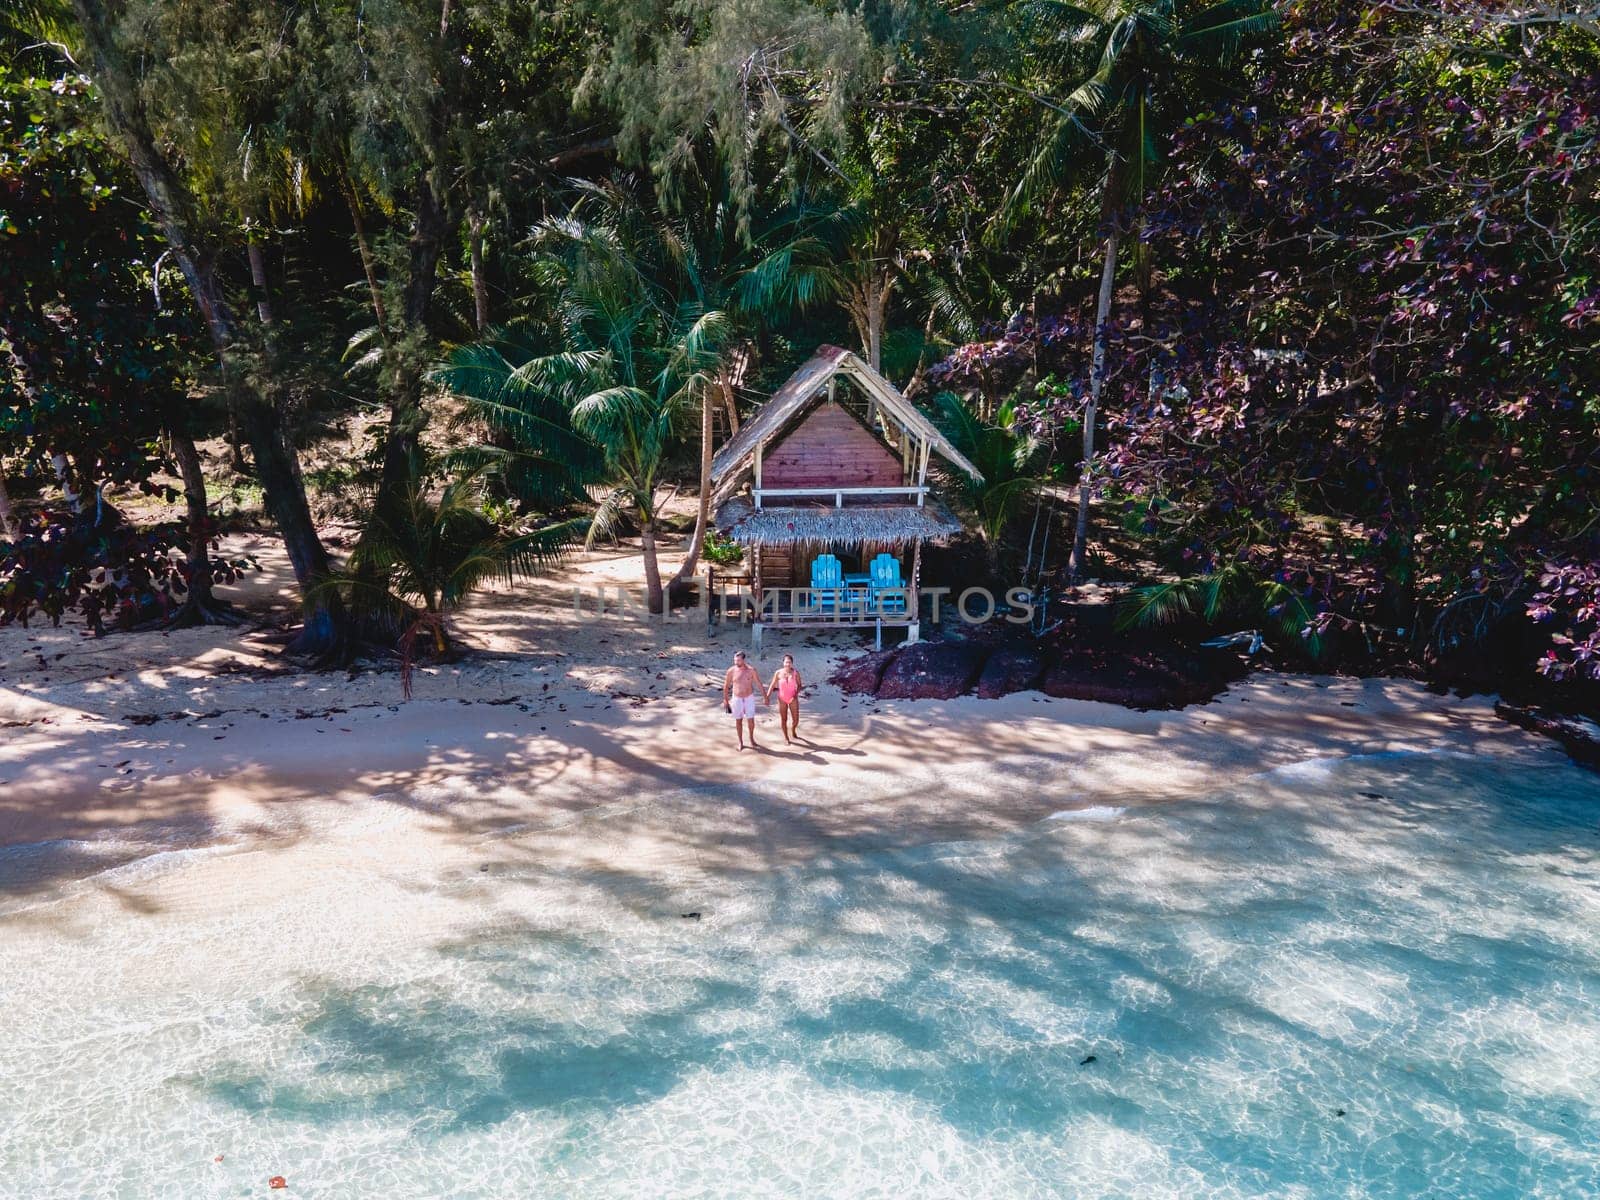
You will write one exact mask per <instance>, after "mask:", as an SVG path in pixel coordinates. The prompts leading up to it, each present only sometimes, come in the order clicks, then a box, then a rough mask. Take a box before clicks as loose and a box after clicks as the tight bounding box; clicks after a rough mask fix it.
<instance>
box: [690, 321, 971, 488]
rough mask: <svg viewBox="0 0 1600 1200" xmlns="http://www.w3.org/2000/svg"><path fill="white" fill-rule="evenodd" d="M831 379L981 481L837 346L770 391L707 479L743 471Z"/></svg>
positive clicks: (884, 384) (914, 411)
mask: <svg viewBox="0 0 1600 1200" xmlns="http://www.w3.org/2000/svg"><path fill="white" fill-rule="evenodd" d="M835 375H845V376H847V377H849V378H850V379H852V380H854V381H855V383H856V384H857V386H859V387H860V388H861V390H862V391H864V392H866V393H867V395H868V396H870V397H871V398H872V399H873V400H875V401H876V402H877V404H878V406H879V408H881V409H882V411H883V412H884V413H885V414H887V415H888V417H889V418H890V419H891V420H892V421H894V422H895V424H897V425H899V426H900V428H901V429H903V430H905V431H906V432H908V433H909V434H911V435H912V436H913V437H915V438H916V439H917V440H918V441H921V442H926V443H927V444H928V445H929V446H930V447H932V449H933V450H934V452H935V453H937V454H938V455H939V456H940V457H941V458H943V459H945V460H946V461H947V462H949V463H951V464H953V465H954V466H956V467H959V468H960V469H961V470H963V471H965V472H966V473H967V474H968V475H970V476H972V477H973V478H974V479H976V480H978V481H980V482H981V481H982V480H983V475H982V474H981V473H980V472H979V470H978V468H977V467H975V466H973V465H972V464H971V463H970V462H968V461H967V459H966V458H965V457H964V456H963V455H962V453H961V452H960V451H959V450H957V449H956V448H955V447H954V446H952V445H951V444H950V440H949V439H948V438H946V437H945V436H944V434H942V433H940V432H939V431H938V429H936V428H934V425H933V422H931V421H929V420H928V418H927V417H925V416H923V415H922V413H921V411H919V410H918V408H917V406H916V405H914V404H912V403H911V401H909V400H907V399H906V398H905V397H904V396H902V395H901V394H900V393H899V392H898V391H896V390H895V386H894V384H892V383H890V382H889V381H888V380H887V379H885V378H884V377H883V376H882V375H880V374H878V373H877V372H876V371H874V370H873V369H872V368H871V367H870V366H868V365H867V363H866V362H865V361H863V360H862V359H861V358H860V357H858V356H857V355H854V354H852V353H851V352H850V351H848V350H845V349H842V348H840V347H838V346H821V347H819V348H818V350H817V352H816V354H814V355H812V356H811V357H810V358H809V359H807V360H806V361H805V362H804V363H802V364H801V365H800V369H799V370H797V371H796V372H795V373H794V374H793V375H791V376H790V377H789V381H788V382H787V383H785V384H784V385H783V386H782V387H781V388H779V389H778V390H777V391H775V392H773V393H772V397H771V399H769V400H768V401H767V402H766V403H765V404H763V405H762V406H761V409H760V411H759V412H757V413H756V415H755V416H753V417H751V418H750V419H749V420H748V421H746V422H745V423H744V424H743V425H742V426H740V427H739V432H738V433H736V434H734V435H733V437H731V438H729V439H728V441H727V443H726V444H725V445H724V446H723V447H722V449H721V450H719V451H717V454H716V457H715V458H714V459H713V460H712V463H711V477H712V479H713V480H714V481H715V482H716V483H718V484H723V483H726V482H728V481H729V480H730V479H731V478H732V477H733V476H735V475H737V474H738V473H739V472H740V471H741V470H743V469H744V468H745V467H748V466H749V465H750V463H751V461H752V460H753V459H754V458H755V453H756V450H757V449H758V448H759V447H760V445H761V443H763V442H765V441H768V440H769V439H771V438H772V437H774V436H775V435H777V434H778V433H780V432H781V431H782V430H783V428H784V426H786V425H787V424H788V423H789V422H790V421H791V420H792V419H793V418H794V417H795V416H797V415H798V414H799V413H801V412H803V411H804V410H805V409H806V408H807V407H809V406H810V405H812V404H814V403H817V402H819V401H820V400H821V399H822V398H823V396H824V394H825V393H824V392H823V387H824V385H825V384H826V383H827V382H828V380H829V379H832V378H833V377H834V376H835Z"/></svg>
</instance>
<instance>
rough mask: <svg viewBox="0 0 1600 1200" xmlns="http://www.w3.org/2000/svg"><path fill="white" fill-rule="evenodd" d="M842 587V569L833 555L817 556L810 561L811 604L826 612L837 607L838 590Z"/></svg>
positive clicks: (836, 557)
mask: <svg viewBox="0 0 1600 1200" xmlns="http://www.w3.org/2000/svg"><path fill="white" fill-rule="evenodd" d="M843 587H844V567H842V566H841V565H840V564H839V558H838V556H837V555H834V554H819V555H817V557H816V558H814V559H812V560H811V603H812V605H813V606H815V607H817V608H820V609H823V610H824V611H826V612H833V611H835V610H836V609H837V608H838V607H839V593H840V589H842V588H843Z"/></svg>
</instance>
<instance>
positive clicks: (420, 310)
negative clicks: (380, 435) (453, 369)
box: [377, 176, 450, 512]
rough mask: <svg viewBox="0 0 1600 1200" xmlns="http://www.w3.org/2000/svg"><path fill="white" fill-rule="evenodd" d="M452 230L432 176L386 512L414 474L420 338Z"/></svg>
mask: <svg viewBox="0 0 1600 1200" xmlns="http://www.w3.org/2000/svg"><path fill="white" fill-rule="evenodd" d="M449 232H450V218H449V214H448V213H447V212H446V211H445V207H444V203H443V201H442V200H441V198H440V195H439V193H438V192H437V191H436V190H435V189H434V186H433V183H432V181H431V179H430V178H428V177H426V176H425V177H424V178H423V181H422V183H421V184H420V185H419V186H418V188H417V216H416V224H415V226H414V228H413V230H412V234H411V244H410V265H409V268H408V271H407V276H406V290H405V307H404V312H403V313H402V314H401V315H402V317H403V319H404V321H405V328H406V333H407V335H408V337H407V339H406V341H407V342H408V343H410V344H408V345H405V346H403V347H402V348H401V350H400V351H399V357H398V360H397V361H396V362H394V363H393V365H392V367H391V370H390V376H389V430H388V433H387V435H386V438H385V443H384V453H383V476H382V479H381V481H380V483H379V490H378V497H377V507H378V510H379V511H380V512H381V511H384V510H385V509H387V508H388V507H389V506H391V505H393V504H395V503H396V502H397V501H398V499H399V498H400V496H401V495H402V494H403V492H404V489H405V487H406V485H407V483H408V482H409V481H410V479H411V475H412V462H413V461H414V460H415V457H416V452H417V447H418V445H419V443H420V438H421V434H422V426H423V424H424V420H423V412H422V375H423V370H424V360H423V357H422V347H421V346H420V345H418V344H416V343H417V341H418V340H419V339H421V338H423V337H424V336H425V335H426V331H427V321H428V305H429V302H430V301H431V300H432V298H433V288H434V282H435V280H436V279H437V277H438V271H439V258H440V256H441V255H442V254H443V253H444V244H445V239H446V237H447V236H448V235H449Z"/></svg>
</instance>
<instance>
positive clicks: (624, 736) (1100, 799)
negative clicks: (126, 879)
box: [0, 541, 1553, 908]
mask: <svg viewBox="0 0 1600 1200" xmlns="http://www.w3.org/2000/svg"><path fill="white" fill-rule="evenodd" d="M239 548H241V549H245V550H248V551H250V552H252V553H255V554H257V555H258V556H259V557H260V558H261V561H262V563H263V568H264V569H263V570H262V571H261V572H260V573H258V574H256V575H253V576H251V577H250V579H249V582H248V585H247V587H246V588H245V589H243V592H244V595H243V597H242V598H243V600H244V602H245V603H246V604H248V605H249V607H250V608H251V609H252V610H253V611H256V612H270V611H272V609H273V607H274V606H275V605H276V606H280V607H281V606H282V605H283V604H284V602H285V601H286V598H287V596H288V579H287V576H286V572H285V570H284V565H283V563H282V561H281V558H280V557H279V556H276V555H275V553H274V548H273V547H272V546H271V545H270V544H268V543H265V542H254V541H251V542H244V543H241V545H240V547H239ZM636 563H637V560H636V559H635V558H634V557H633V556H632V555H631V554H629V553H627V552H626V551H625V550H622V551H597V552H593V553H589V554H584V555H580V556H577V557H576V558H574V559H573V560H572V561H571V562H569V563H568V564H567V566H566V567H565V568H564V569H563V570H562V571H560V572H559V573H558V575H556V576H553V577H550V578H547V579H544V580H541V581H537V582H535V583H533V584H531V585H526V586H525V587H522V588H519V589H518V591H517V592H516V593H509V592H500V593H488V594H485V595H484V596H483V597H481V598H480V599H479V600H477V601H476V602H475V603H474V604H473V605H472V607H470V608H469V609H468V610H467V611H465V612H464V613H463V614H462V615H461V617H460V619H459V621H458V623H457V626H458V629H459V631H460V633H461V634H462V635H463V637H464V640H465V641H466V643H467V644H468V645H469V646H471V647H472V652H471V653H470V654H469V655H468V656H466V657H465V658H464V659H463V660H462V661H461V662H459V663H456V664H453V665H446V666H424V667H422V668H421V669H420V670H419V671H418V673H417V676H416V681H415V691H414V696H413V698H412V699H411V700H409V701H403V700H402V698H401V694H400V683H399V679H398V676H397V673H396V671H395V670H393V669H375V670H367V671H363V672H360V673H356V674H349V675H347V674H346V673H344V672H333V673H320V674H319V673H308V672H303V671H300V670H297V669H295V668H293V667H292V666H291V665H290V664H288V663H286V662H284V661H282V660H281V659H280V658H279V656H278V654H277V651H276V649H275V647H274V646H273V645H272V644H271V643H270V641H269V638H268V635H267V634H266V633H264V632H259V631H258V632H255V633H245V634H243V635H242V636H241V634H240V633H239V632H238V631H231V630H223V629H199V630H185V631H176V632H171V633H140V634H131V635H125V634H117V635H112V636H108V637H106V638H104V639H99V640H95V639H90V638H86V637H84V636H83V635H82V634H81V632H80V631H79V630H78V629H76V628H71V627H64V628H61V629H50V628H38V627H35V628H33V629H29V630H24V629H21V628H17V627H12V628H8V629H4V630H0V721H3V722H4V723H5V736H4V739H3V744H0V797H3V799H0V843H3V844H4V845H5V846H7V847H10V848H12V857H13V863H12V868H11V871H10V872H9V875H8V883H7V886H8V887H9V888H11V889H12V890H14V891H15V890H19V889H20V890H30V889H34V888H38V887H45V886H49V885H51V884H54V883H58V882H61V881H65V880H70V879H72V878H75V877H77V876H80V875H84V874H90V873H92V872H94V871H97V870H103V869H104V868H105V867H106V866H108V865H114V864H115V862H117V861H125V860H127V859H129V858H133V857H142V856H143V855H145V854H147V853H150V852H153V851H155V850H173V849H194V848H198V847H206V848H221V847H228V848H231V849H233V850H243V849H249V850H251V851H252V852H259V854H260V856H261V861H260V863H259V864H258V866H259V869H260V870H261V871H263V872H265V873H267V874H269V875H270V873H271V864H272V863H275V862H281V863H284V864H289V863H292V862H294V861H295V860H296V859H297V858H298V857H300V856H306V855H310V856H315V855H317V854H318V853H319V852H322V851H325V850H326V849H327V847H328V846H330V845H331V844H334V843H340V842H347V841H352V840H353V841H356V842H359V844H360V846H361V851H362V853H363V854H370V855H375V856H379V857H382V858H384V859H386V860H391V861H392V860H396V859H401V858H413V859H415V860H416V861H419V862H422V861H426V862H430V863H433V864H436V865H438V866H440V867H441V868H444V867H446V866H448V865H450V864H456V863H459V864H466V863H471V864H473V865H474V866H477V865H479V863H480V860H483V859H485V856H486V853H487V855H488V857H489V858H490V859H493V858H494V857H495V856H496V855H503V854H505V853H508V852H509V851H510V849H511V848H512V847H513V846H514V847H515V849H516V851H517V853H520V854H526V855H530V856H533V857H536V858H538V859H539V860H541V861H543V862H547V863H548V862H553V861H560V862H564V863H567V864H569V865H571V866H574V867H580V866H581V867H593V868H598V869H604V870H609V871H619V872H642V873H647V874H648V873H651V872H668V873H672V874H675V875H679V874H682V873H694V872H706V871H747V870H761V869H764V868H767V867H770V866H772V865H774V864H781V863H785V862H789V861H793V860H794V859H795V858H796V856H799V857H805V856H810V855H815V854H818V853H824V852H826V850H827V848H828V846H829V844H830V843H832V842H835V841H837V840H839V839H847V840H851V841H857V840H860V839H866V840H867V841H869V842H873V843H901V844H913V843H917V842H925V841H934V840H942V839H948V838H950V837H954V836H966V835H981V834H985V833H992V832H998V831H1003V830H1006V829H1010V828H1014V827H1016V826H1018V825H1020V824H1023V823H1027V822H1031V821H1035V820H1039V819H1041V818H1042V817H1045V816H1047V815H1049V814H1050V813H1051V812H1053V811H1057V810H1060V809H1062V808H1070V807H1077V806H1086V805H1092V804H1100V803H1108V802H1114V803H1116V804H1121V805H1126V804H1143V803H1157V802H1161V801H1163V800H1170V799H1174V798H1180V797H1184V796H1190V795H1195V794H1199V793H1202V792H1206V791H1211V790H1215V789H1217V788H1219V787H1222V786H1225V785H1227V784H1229V783H1230V782H1232V781H1235V780H1237V779H1240V778H1242V777H1244V776H1247V775H1250V774H1253V773H1258V772H1261V771H1265V770H1268V769H1271V768H1273V767H1276V766H1280V765H1283V764H1285V763H1289V762H1295V761H1300V760H1304V759H1307V758H1317V757H1330V756H1331V757H1343V756H1348V755H1354V754H1372V753H1380V752H1384V751H1393V750H1419V749H1422V750H1428V749H1436V750H1447V751H1456V752H1461V753H1471V754H1477V755H1496V756H1498V755H1533V756H1537V757H1541V758H1542V757H1545V756H1548V755H1550V754H1552V753H1553V752H1552V751H1551V749H1550V747H1549V746H1548V744H1547V743H1545V742H1543V741H1542V740H1541V739H1538V738H1535V737H1533V736H1531V735H1529V734H1526V733H1523V732H1521V731H1519V730H1517V729H1514V728H1512V727H1510V726H1509V725H1506V724H1505V723H1504V722H1502V721H1500V720H1498V719H1497V718H1496V717H1495V716H1494V713H1493V707H1492V703H1491V701H1490V700H1489V699H1487V698H1482V697H1477V698H1471V699H1458V698H1455V697H1450V696H1439V695H1436V694H1433V693H1431V692H1429V691H1428V690H1426V689H1425V688H1423V687H1422V686H1420V685H1418V684H1415V683H1412V682H1409V681H1402V680H1383V679H1367V680H1358V679H1347V678H1333V677H1313V676H1293V675H1278V674H1272V673H1264V674H1258V675H1254V676H1252V677H1250V678H1249V679H1247V680H1246V681H1244V682H1243V683H1241V684H1238V685H1236V686H1235V687H1233V688H1232V689H1230V690H1229V691H1228V692H1226V693H1224V694H1223V695H1222V696H1221V697H1220V698H1219V699H1218V700H1216V701H1215V702H1214V703H1211V704H1207V705H1199V706H1193V707H1191V708H1189V709H1186V710H1184V711H1181V712H1150V713H1140V712H1133V711H1129V710H1125V709H1121V708H1117V707H1114V706H1110V705H1102V704H1095V703H1089V702H1080V701H1070V700H1059V699H1051V698H1049V697H1046V696H1043V695H1041V694H1039V693H1035V692H1026V693H1019V694H1016V695H1012V696H1008V697H1006V698H1004V699H1000V700H980V699H976V698H972V697H964V698H961V699H958V700H954V701H949V702H900V703H892V702H887V701H881V700H875V699H873V698H871V697H865V698H861V697H847V696H844V695H842V694H841V693H840V692H839V691H838V690H837V689H835V688H833V687H831V686H830V685H828V684H827V683H826V677H827V675H828V674H829V672H830V671H831V670H832V669H833V667H834V666H835V665H836V664H837V663H838V662H839V661H840V660H841V659H842V658H843V657H844V656H846V655H848V654H853V653H858V652H859V651H860V649H861V648H862V647H863V646H864V644H865V641H864V639H863V638H862V637H861V636H859V635H855V634H850V633H839V634H832V635H829V634H823V635H808V636H796V635H790V636H789V637H787V638H783V637H776V638H773V639H771V640H770V641H769V642H768V644H767V646H766V648H765V650H764V652H763V654H762V655H761V657H760V658H759V659H758V660H757V662H756V665H757V666H758V667H759V668H760V669H761V671H762V673H763V677H767V676H770V673H771V671H772V669H773V668H774V667H775V666H776V665H777V664H778V661H779V659H780V658H781V656H782V654H784V653H785V652H790V653H793V654H794V655H795V657H796V661H797V663H798V665H799V668H800V670H801V672H802V674H803V676H804V677H805V679H806V681H807V685H808V690H807V695H806V699H805V716H804V735H805V737H806V741H805V743H803V744H797V745H794V746H785V745H784V744H783V741H782V738H781V736H780V734H779V731H778V728H777V723H776V718H775V715H774V710H770V709H768V710H764V711H763V715H762V723H761V737H762V739H763V741H762V747H761V750H760V751H745V752H743V753H740V752H739V751H738V750H737V749H736V745H735V741H734V738H733V733H732V729H731V727H730V722H729V721H728V719H727V718H726V716H725V715H724V714H723V713H722V711H721V706H720V681H721V676H722V672H723V670H724V669H725V667H726V666H727V664H728V662H729V661H730V659H731V655H732V652H733V651H734V650H735V649H737V648H741V647H747V646H748V644H749V637H748V632H747V631H746V630H744V629H742V628H740V627H738V626H734V625H727V626H721V627H719V628H718V631H717V632H716V634H715V635H708V632H707V630H706V627H705V625H704V623H703V620H702V619H701V617H700V615H699V614H698V613H697V612H693V611H691V612H688V613H684V614H680V619H676V620H674V621H672V622H671V623H669V624H665V625H663V624H660V623H650V622H647V621H645V620H644V619H643V618H642V617H640V616H639V615H638V614H637V613H636V612H635V613H630V614H625V615H607V616H604V617H598V616H596V615H595V611H594V610H595V600H594V595H595V591H594V589H596V588H597V587H606V586H610V587H615V586H620V585H622V584H624V583H627V582H629V581H630V580H629V572H630V571H631V570H632V569H634V568H635V567H636ZM575 591H576V592H578V593H579V594H580V595H581V597H582V600H581V609H582V612H581V613H580V612H578V611H577V607H578V606H575V604H574V593H575ZM598 814H604V815H605V820H604V821H603V823H601V824H600V825H599V826H597V825H596V824H595V822H594V821H593V820H585V818H594V817H596V816H597V815H598ZM402 817H403V819H401V818H402ZM579 828H581V829H582V830H583V833H582V836H575V835H574V831H576V830H578V829H579ZM596 828H599V829H600V830H601V831H602V832H601V834H600V836H598V837H596V836H594V831H595V829H596ZM513 833H514V835H515V836H514V837H508V836H507V835H508V834H513ZM486 839H490V840H489V841H487V842H486ZM486 845H492V846H493V847H494V849H492V850H490V851H486V848H485V847H486ZM29 846H32V847H42V848H49V849H41V850H40V851H39V852H38V853H37V854H36V855H33V856H32V858H33V864H32V865H31V866H30V865H27V864H25V863H23V862H21V861H20V860H19V859H18V856H17V854H16V850H15V848H17V847H29ZM286 869H288V868H287V867H286ZM238 870H239V864H237V863H236V864H233V866H232V867H230V872H229V873H230V876H231V877H234V878H235V879H236V878H237V874H238ZM154 907H156V908H159V907H160V906H159V904H156V905H155V906H154Z"/></svg>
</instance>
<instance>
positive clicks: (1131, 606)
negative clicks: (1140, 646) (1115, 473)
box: [1116, 563, 1325, 659]
mask: <svg viewBox="0 0 1600 1200" xmlns="http://www.w3.org/2000/svg"><path fill="white" fill-rule="evenodd" d="M1316 616H1317V612H1316V609H1315V607H1314V606H1313V605H1312V604H1311V603H1310V602H1309V601H1308V600H1307V598H1306V596H1304V595H1302V594H1301V593H1299V592H1296V591H1294V590H1293V589H1292V588H1289V587H1287V586H1285V585H1284V584H1283V583H1282V582H1280V581H1278V580H1275V579H1267V578H1264V577H1262V575H1261V574H1260V573H1259V572H1258V571H1257V570H1256V569H1255V568H1253V567H1251V566H1249V565H1247V564H1244V563H1230V564H1228V565H1227V566H1224V567H1221V568H1219V569H1218V570H1216V571H1212V572H1211V573H1210V574H1207V575H1191V576H1188V577H1186V578H1183V579H1173V580H1169V581H1167V582H1165V583H1155V584H1150V585H1148V586H1145V587H1139V588H1134V589H1133V591H1131V592H1130V593H1129V594H1128V595H1127V596H1125V597H1124V598H1123V599H1122V600H1121V601H1120V602H1119V603H1118V605H1117V615H1116V626H1117V628H1118V629H1120V630H1129V629H1153V628H1158V627H1160V626H1164V625H1176V624H1180V623H1182V622H1185V621H1198V622H1200V623H1201V624H1203V625H1205V626H1207V627H1209V628H1218V627H1220V626H1221V625H1223V624H1224V623H1232V624H1234V625H1240V624H1246V625H1255V626H1259V627H1260V628H1262V629H1265V630H1275V631H1276V632H1277V634H1278V635H1279V637H1280V639H1281V640H1282V642H1283V643H1284V644H1287V645H1294V646H1299V647H1301V648H1303V649H1304V651H1305V653H1306V654H1307V655H1309V656H1310V657H1311V658H1313V659H1316V658H1320V657H1321V656H1322V654H1323V651H1324V649H1325V644H1324V639H1323V637H1322V634H1321V633H1320V632H1318V631H1317V630H1316V628H1315V624H1314V622H1315V618H1316Z"/></svg>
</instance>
